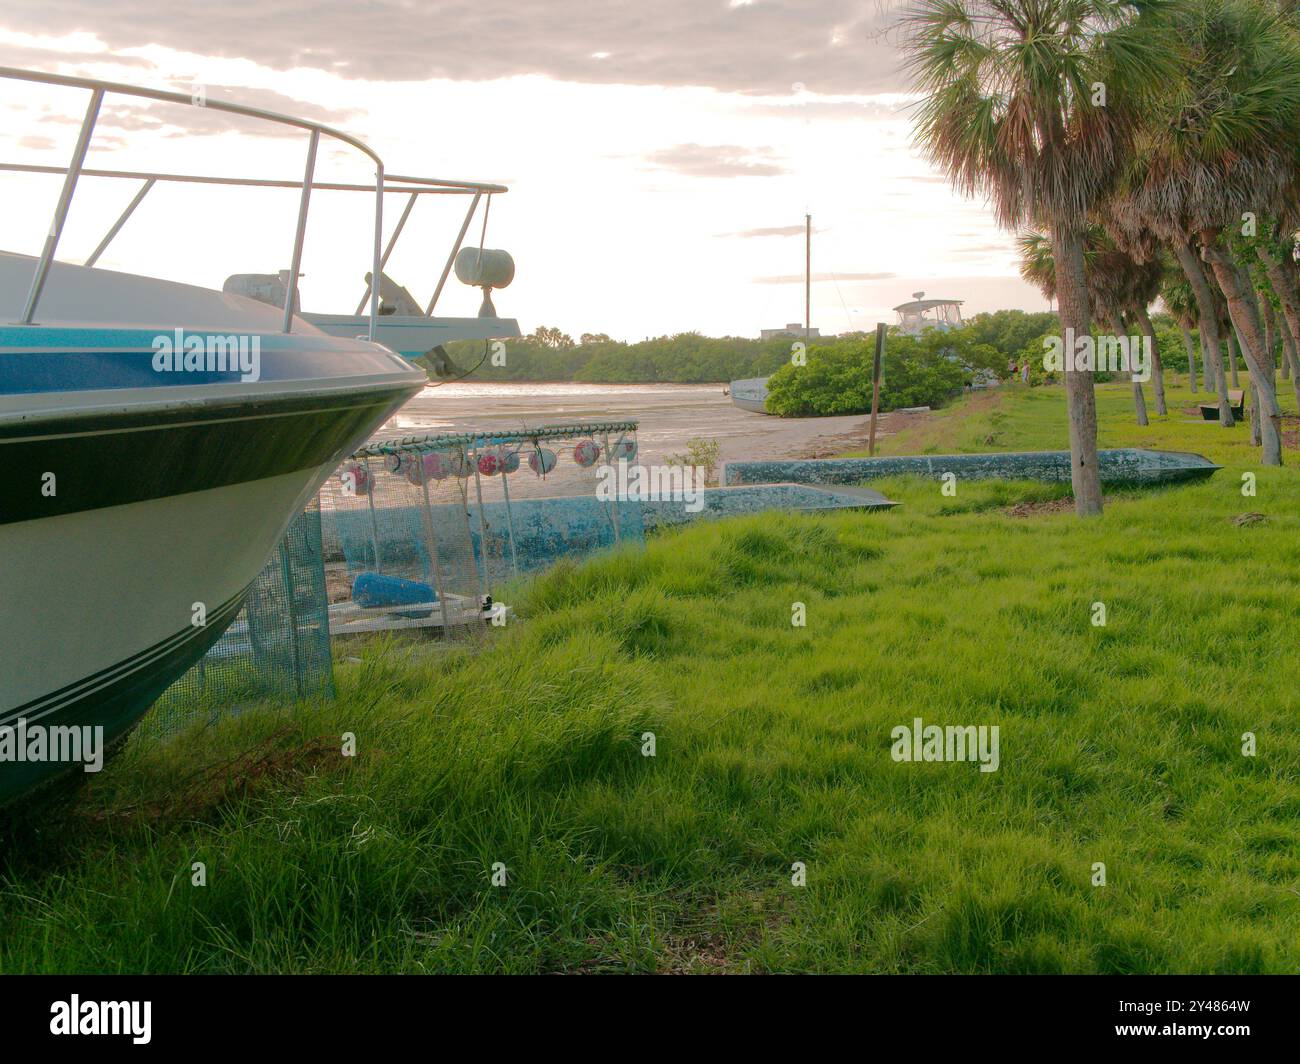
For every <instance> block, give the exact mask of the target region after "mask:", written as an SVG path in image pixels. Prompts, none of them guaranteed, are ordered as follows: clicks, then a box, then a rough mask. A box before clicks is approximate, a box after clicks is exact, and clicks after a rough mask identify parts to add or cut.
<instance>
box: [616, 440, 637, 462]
mask: <svg viewBox="0 0 1300 1064" xmlns="http://www.w3.org/2000/svg"><path fill="white" fill-rule="evenodd" d="M635 457H636V440H635V438H633V439H629V438H628V437H627V436H620V437H619V440H618V443H616V444H614V461H616V462H630V461H632V459H633V458H635Z"/></svg>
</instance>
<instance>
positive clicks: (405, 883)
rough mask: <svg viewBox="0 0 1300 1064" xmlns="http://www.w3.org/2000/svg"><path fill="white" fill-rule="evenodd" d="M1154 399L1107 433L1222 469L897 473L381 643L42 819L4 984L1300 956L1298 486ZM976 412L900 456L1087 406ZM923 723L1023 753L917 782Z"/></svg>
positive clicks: (30, 836)
mask: <svg viewBox="0 0 1300 1064" xmlns="http://www.w3.org/2000/svg"><path fill="white" fill-rule="evenodd" d="M1112 392H1113V394H1112ZM1189 398H1190V396H1185V395H1182V394H1181V393H1180V395H1179V399H1180V401H1181V400H1182V399H1189ZM1125 400H1126V397H1125V396H1124V394H1123V393H1122V392H1120V391H1119V390H1118V389H1113V390H1112V389H1103V390H1102V398H1101V405H1102V423H1103V445H1106V444H1110V445H1115V444H1120V443H1136V442H1146V441H1151V442H1154V441H1156V440H1158V441H1160V442H1161V443H1162V444H1164V445H1165V446H1174V447H1179V448H1181V449H1189V450H1197V451H1200V452H1201V453H1204V454H1207V455H1209V456H1211V457H1214V458H1216V459H1217V460H1219V461H1221V462H1224V463H1225V464H1227V465H1229V467H1230V468H1227V469H1225V470H1223V471H1222V472H1220V473H1218V474H1216V475H1215V477H1214V478H1213V479H1211V480H1210V481H1208V482H1205V483H1202V484H1198V485H1193V486H1189V487H1181V488H1174V489H1167V490H1163V491H1157V492H1149V493H1146V494H1142V495H1136V494H1133V495H1125V496H1112V497H1111V498H1110V499H1109V506H1108V510H1107V514H1106V516H1105V517H1104V518H1103V519H1102V520H1101V521H1095V522H1088V523H1080V522H1078V521H1076V520H1075V519H1074V518H1073V517H1072V516H1070V515H1069V514H1061V513H1050V512H1044V513H1041V514H1036V515H1035V516H1031V517H1028V518H1013V517H1009V516H1007V514H1006V513H1005V512H1004V508H1005V507H1006V506H1008V505H1010V504H1012V503H1016V502H1022V501H1026V500H1050V499H1052V498H1054V497H1055V496H1057V494H1058V492H1057V490H1056V489H1053V488H1048V487H1044V486H1042V485H1037V486H1035V485H1024V484H1021V485H1005V484H998V485H991V484H990V485H962V486H960V487H959V490H958V495H957V497H956V498H955V499H952V498H943V497H941V496H940V495H939V492H938V488H937V485H935V484H933V483H928V482H915V481H914V482H908V481H893V482H889V483H888V484H886V485H885V490H886V491H887V492H888V493H889V494H891V495H893V496H894V497H895V498H898V499H899V500H901V501H902V502H903V503H904V504H905V505H904V506H902V507H899V508H898V509H897V510H895V511H893V512H890V513H883V514H873V515H868V516H863V515H846V514H837V515H832V516H826V517H790V516H784V515H766V516H763V517H757V518H748V519H742V520H737V521H732V522H726V523H719V524H710V525H702V526H699V527H696V528H693V529H689V530H687V531H686V532H684V533H681V534H677V535H673V536H670V537H665V538H662V539H660V540H658V541H656V542H653V543H652V544H651V545H650V547H649V549H648V550H646V551H645V552H644V553H629V554H622V555H615V556H610V557H606V558H602V559H598V560H595V561H592V562H590V563H588V564H586V565H583V566H581V567H577V568H570V567H565V568H562V569H559V570H557V571H554V572H553V573H551V574H549V575H548V576H547V577H545V578H543V579H542V580H540V581H539V582H538V583H537V584H536V585H535V586H534V587H532V588H531V589H530V590H529V593H528V595H527V597H526V599H524V600H520V601H521V603H522V608H523V612H524V613H525V614H526V615H527V617H528V623H526V624H519V625H516V626H514V627H513V628H512V629H510V630H507V631H506V632H504V633H501V635H500V639H499V645H497V646H496V647H495V648H493V649H492V651H491V652H490V653H482V654H471V653H457V654H454V655H451V656H448V655H446V654H443V653H440V652H438V651H436V650H431V649H429V648H422V649H421V648H416V649H414V650H413V649H411V648H410V647H409V646H408V647H405V648H403V647H399V646H387V645H384V644H375V645H373V646H370V647H368V648H367V649H366V650H365V651H364V652H363V653H362V657H363V659H364V661H363V663H362V664H359V665H355V664H354V665H342V666H340V667H339V668H338V670H337V672H338V678H339V683H340V699H339V701H338V702H337V703H336V704H333V705H322V706H313V707H309V708H305V709H300V710H299V711H297V712H296V713H295V714H294V715H293V716H292V717H290V718H286V717H284V716H283V715H277V714H273V713H269V712H268V713H264V714H252V715H247V716H245V717H244V718H242V719H240V720H238V721H234V722H230V723H228V724H227V725H225V726H224V727H223V728H222V729H219V730H218V731H217V732H215V733H213V734H209V735H207V736H203V737H201V738H198V739H196V740H194V741H193V742H187V743H176V744H172V745H171V746H169V747H164V748H161V749H159V748H155V749H152V750H150V749H148V748H147V747H146V746H145V745H144V744H137V747H136V748H135V749H132V750H130V751H128V753H127V754H126V755H125V757H126V760H125V761H123V762H120V763H118V764H115V765H114V766H113V767H112V768H111V769H110V770H109V771H107V772H105V773H104V774H103V776H102V777H100V778H98V779H97V780H95V782H94V784H93V785H92V786H91V787H90V788H89V790H88V791H87V792H86V793H85V794H84V795H82V796H81V797H80V798H78V799H77V800H76V801H75V803H74V804H72V805H71V806H70V807H69V808H68V809H67V810H66V811H65V812H64V814H63V820H62V822H61V823H60V824H59V826H58V827H57V828H50V827H46V828H45V829H44V831H43V832H38V831H36V829H34V828H24V827H22V826H19V827H18V828H16V829H11V833H10V834H11V837H10V839H8V840H7V842H8V844H7V845H6V848H5V852H6V854H7V857H6V858H5V860H6V861H7V866H6V870H5V872H4V875H5V879H4V882H3V884H2V886H3V890H4V893H3V895H0V970H4V971H21V970H55V971H60V970H94V971H100V970H103V971H117V970H121V971H136V970H143V969H148V970H204V971H214V970H233V971H244V970H281V971H284V970H315V971H319V970H353V969H361V970H437V971H449V970H457V971H460V970H512V971H538V970H556V969H564V970H587V971H592V970H628V969H633V970H660V971H662V970H674V969H713V968H723V969H727V970H808V969H815V970H867V971H922V972H926V971H961V972H974V971H1084V972H1087V971H1220V970H1222V971H1295V970H1296V969H1297V968H1300V790H1298V789H1297V785H1296V777H1297V769H1298V768H1300V731H1298V730H1297V728H1296V725H1295V712H1296V707H1295V692H1296V691H1297V689H1300V664H1298V663H1297V656H1296V653H1295V641H1296V630H1297V629H1296V625H1297V608H1296V586H1297V582H1298V581H1300V535H1297V533H1298V532H1300V475H1298V474H1297V472H1296V471H1295V469H1293V468H1287V469H1283V470H1257V472H1258V475H1259V494H1258V496H1257V497H1256V498H1254V499H1243V498H1242V497H1241V495H1240V491H1239V485H1240V472H1241V471H1242V469H1243V468H1247V467H1249V468H1254V467H1253V466H1252V465H1251V464H1250V463H1251V459H1252V453H1251V452H1250V451H1249V450H1247V449H1246V448H1244V447H1239V446H1238V445H1237V444H1235V443H1231V442H1229V441H1230V440H1234V439H1237V438H1244V433H1245V430H1244V429H1237V430H1233V432H1232V433H1229V432H1227V431H1225V430H1220V429H1216V428H1213V427H1210V426H1205V427H1202V426H1200V425H1186V424H1181V423H1179V420H1178V419H1179V418H1180V417H1181V416H1182V415H1181V414H1178V413H1175V414H1174V415H1172V416H1171V418H1170V419H1169V422H1168V423H1167V424H1165V425H1160V426H1153V427H1152V428H1151V429H1150V430H1148V431H1146V432H1142V433H1139V430H1137V429H1136V428H1129V427H1127V426H1126V425H1124V423H1123V422H1124V417H1125V416H1126V415H1125V414H1124V411H1125V409H1126V408H1125V406H1124V401H1125ZM979 402H985V403H988V402H996V406H997V409H996V410H992V411H985V412H982V413H981V412H979V409H978V406H979V403H978V402H977V403H976V404H975V408H974V413H972V408H971V406H970V405H969V404H967V405H964V406H962V407H959V408H956V409H954V410H953V411H951V412H949V413H947V414H945V416H943V417H942V418H938V419H936V420H935V421H934V422H932V423H931V425H929V426H927V427H925V428H923V429H921V430H920V432H919V433H918V434H917V438H913V439H911V440H909V439H907V438H903V437H898V438H894V439H892V440H890V441H889V446H890V449H891V450H892V449H896V448H898V447H900V446H902V447H910V448H911V449H913V450H924V449H930V450H931V451H932V452H938V451H943V450H957V449H963V448H979V449H1015V448H1032V447H1041V446H1050V445H1053V444H1054V442H1055V440H1056V439H1057V438H1059V437H1060V436H1061V435H1063V413H1062V409H1061V405H1060V403H1061V401H1060V397H1059V390H1058V391H1056V392H1053V391H1035V392H1029V393H1026V392H1014V391H1009V392H1007V393H1006V394H1004V395H1002V396H999V397H998V398H997V399H996V400H981V401H979ZM1175 408H1176V407H1175ZM995 416H996V419H995ZM1127 416H1129V417H1131V414H1129V415H1127ZM981 419H982V420H981ZM990 434H992V435H994V437H995V439H994V441H993V442H992V443H990V444H984V443H983V442H982V441H983V440H984V439H985V438H987V437H988V436H989V435H990ZM1288 460H1289V461H1291V462H1292V463H1293V465H1300V455H1296V454H1295V453H1294V452H1289V453H1288ZM1250 510H1254V511H1259V512H1262V513H1264V514H1265V515H1266V517H1267V519H1266V521H1264V522H1263V523H1259V524H1253V525H1247V526H1245V527H1239V526H1237V525H1235V524H1233V523H1232V522H1231V520H1230V519H1231V518H1232V517H1233V516H1234V515H1237V514H1240V513H1242V512H1244V511H1250ZM796 601H800V602H804V603H805V604H806V605H807V611H808V623H807V626H806V627H805V628H795V627H792V626H791V623H790V618H791V604H792V603H793V602H796ZM1096 601H1103V602H1105V603H1106V606H1107V609H1108V614H1109V623H1108V625H1107V626H1106V627H1105V628H1095V627H1093V626H1092V625H1091V624H1090V623H1089V618H1090V614H1091V606H1092V603H1094V602H1096ZM1253 665H1257V667H1252V666H1253ZM913 716H921V717H923V718H924V719H925V721H926V722H927V723H930V722H933V723H938V724H950V723H951V724H965V723H971V724H998V725H999V726H1000V727H1001V729H1002V731H1001V748H1002V750H1001V753H1002V766H1001V769H1000V770H999V771H998V772H995V773H980V772H978V771H977V770H976V767H975V766H973V765H970V764H919V765H913V764H897V763H895V762H893V761H892V760H891V759H890V757H889V731H890V729H891V728H892V727H893V726H895V725H897V724H900V723H908V722H910V721H911V719H912V717H913ZM646 731H653V732H654V733H655V735H656V739H657V756H656V757H654V758H646V757H643V756H641V752H640V744H641V736H642V734H643V733H644V732H646ZM1245 731H1252V732H1254V733H1255V734H1256V735H1257V736H1258V742H1259V755H1258V756H1257V757H1254V758H1246V757H1242V756H1241V754H1240V737H1241V735H1242V733H1243V732H1245ZM343 732H354V733H356V735H357V738H358V742H359V754H358V756H357V757H355V758H351V759H343V758H341V757H339V756H338V746H339V740H338V738H337V737H338V736H340V735H341V734H342V733H343ZM232 758H236V759H238V760H236V762H235V765H234V767H233V771H232V769H231V767H230V766H229V764H228V763H229V762H230V760H231V759H232ZM232 775H234V776H237V777H240V778H242V779H243V780H244V781H245V782H244V783H243V784H242V785H241V786H240V787H239V789H237V790H236V789H232V788H231V787H230V786H229V784H228V783H227V780H228V778H229V777H230V776H232ZM47 823H48V821H47ZM13 831H17V836H16V837H12V832H13ZM195 860H201V861H204V862H206V864H207V869H208V884H209V885H208V886H207V887H204V888H196V887H192V886H191V885H190V874H191V873H190V867H191V862H192V861H195ZM496 861H501V862H504V863H505V865H506V866H507V868H508V876H509V879H508V885H507V886H505V887H504V888H497V887H493V886H491V885H490V884H489V879H488V877H489V874H490V872H489V869H490V867H491V865H492V863H493V862H496ZM795 861H803V862H805V863H806V865H807V886H804V887H795V886H792V885H791V882H790V868H791V864H792V863H793V862H795ZM1097 861H1102V862H1105V864H1106V866H1107V874H1108V885H1107V886H1105V887H1100V888H1098V887H1093V886H1091V885H1090V877H1091V874H1092V865H1093V862H1097Z"/></svg>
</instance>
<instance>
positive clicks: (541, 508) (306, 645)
mask: <svg viewBox="0 0 1300 1064" xmlns="http://www.w3.org/2000/svg"><path fill="white" fill-rule="evenodd" d="M636 428H637V425H636V422H634V421H628V422H595V423H591V424H581V425H547V426H540V427H538V428H531V429H520V430H517V431H510V432H493V433H489V434H478V435H466V434H461V435H451V434H445V435H432V436H412V437H403V438H401V439H396V440H387V441H382V442H379V443H374V444H371V445H369V446H367V447H365V448H363V449H362V450H360V451H358V452H357V453H356V454H355V455H353V457H352V458H350V459H349V460H348V461H347V462H345V463H344V464H343V465H342V466H341V467H340V468H339V469H338V470H337V471H336V472H335V474H334V475H333V476H331V477H330V479H329V480H328V481H327V482H326V484H325V486H324V487H323V488H322V489H321V493H320V495H319V496H318V497H317V498H316V499H314V500H313V501H312V503H311V505H310V506H309V507H308V508H307V509H306V510H305V511H304V512H303V513H302V514H300V515H299V516H298V517H297V518H295V520H294V522H293V524H292V525H290V527H289V531H288V532H287V534H286V535H285V537H284V539H283V540H282V542H281V543H280V545H279V546H278V547H277V548H276V550H275V552H274V553H273V554H272V555H271V557H270V559H268V561H267V563H266V566H265V567H264V568H263V570H262V572H261V574H260V575H259V576H258V578H257V580H256V581H255V582H254V583H253V586H252V588H251V589H250V591H249V595H248V599H247V601H246V603H245V605H244V608H243V609H242V610H241V611H240V614H239V616H238V617H237V618H236V620H235V622H234V623H233V624H232V625H231V626H230V628H229V629H228V630H227V631H226V633H225V634H224V635H223V636H222V637H221V639H220V640H219V641H218V642H217V644H216V645H215V646H214V647H213V648H212V650H210V651H209V652H208V654H207V655H206V656H205V657H204V658H203V660H202V661H200V662H199V663H198V664H197V665H195V666H194V668H192V669H191V670H190V671H189V672H188V673H186V674H185V676H183V677H182V678H181V679H180V680H179V681H177V682H176V683H175V684H174V685H172V687H171V688H169V689H168V690H167V692H166V693H165V694H164V695H163V696H162V698H161V699H159V701H158V703H157V704H156V705H155V706H154V708H153V709H152V710H151V711H150V713H149V714H148V716H147V717H146V718H145V720H144V721H143V723H142V730H143V731H144V732H146V733H147V734H153V735H156V736H166V735H171V734H174V733H176V732H178V731H181V730H183V729H185V728H188V727H191V726H193V725H195V724H201V723H214V722H216V721H217V720H219V719H220V718H221V717H223V716H229V715H231V714H234V713H238V712H239V711H240V710H242V709H243V708H245V707H247V706H249V705H251V704H253V703H264V702H267V701H283V702H285V703H289V702H292V701H296V700H300V699H305V698H313V697H332V696H333V678H332V659H331V656H330V637H331V636H335V637H346V636H352V635H365V634H367V633H375V632H389V631H401V630H404V629H425V630H428V631H429V634H433V635H436V636H441V637H444V638H447V639H454V640H464V639H468V638H472V637H475V636H477V635H481V634H482V633H483V632H485V631H486V630H487V628H488V626H490V625H491V624H492V623H493V621H494V620H495V621H496V623H504V619H505V617H504V616H503V614H502V610H503V606H504V604H502V603H501V602H500V594H501V592H502V591H503V590H504V589H508V586H509V583H510V581H512V580H514V579H515V578H517V577H519V576H522V575H526V574H528V573H532V572H536V571H538V570H540V569H543V568H545V567H546V566H548V565H551V564H553V563H554V562H556V561H558V560H559V559H561V558H565V557H582V556H584V555H587V554H590V553H592V552H594V551H598V550H602V549H605V548H609V547H614V546H618V545H620V544H626V543H644V542H645V524H644V517H643V513H642V507H641V505H640V504H639V503H637V502H633V501H628V500H627V499H622V500H620V499H619V498H618V495H617V478H616V477H615V476H611V471H616V470H617V468H618V464H619V463H620V462H621V463H625V464H626V463H632V462H634V461H635V460H636V455H637V440H636ZM602 485H603V486H604V488H605V489H608V488H610V487H611V485H612V486H613V488H614V490H613V491H610V490H602ZM507 593H508V592H507ZM494 611H495V612H494Z"/></svg>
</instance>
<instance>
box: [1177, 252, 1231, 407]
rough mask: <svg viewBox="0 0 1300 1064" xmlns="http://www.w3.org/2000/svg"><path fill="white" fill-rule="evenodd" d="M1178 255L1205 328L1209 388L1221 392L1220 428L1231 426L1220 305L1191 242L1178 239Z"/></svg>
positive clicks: (1203, 340)
mask: <svg viewBox="0 0 1300 1064" xmlns="http://www.w3.org/2000/svg"><path fill="white" fill-rule="evenodd" d="M1174 257H1175V258H1177V259H1178V265H1179V266H1181V267H1182V270H1183V275H1184V276H1185V277H1186V278H1187V283H1188V284H1189V285H1191V286H1192V295H1193V296H1195V298H1196V310H1197V315H1198V316H1199V317H1200V329H1201V359H1202V361H1203V362H1204V363H1205V388H1206V391H1211V392H1217V393H1218V397H1219V425H1220V427H1222V428H1225V429H1226V428H1231V427H1232V407H1230V406H1229V405H1228V382H1227V381H1226V380H1225V379H1224V376H1223V358H1222V356H1221V355H1220V354H1219V305H1218V302H1217V301H1216V300H1215V298H1214V290H1213V289H1212V288H1211V287H1210V282H1209V280H1208V279H1207V278H1206V276H1205V271H1204V270H1203V269H1202V268H1201V260H1200V259H1199V258H1197V257H1196V252H1195V251H1193V250H1192V246H1191V244H1189V243H1186V242H1184V241H1181V240H1176V241H1174Z"/></svg>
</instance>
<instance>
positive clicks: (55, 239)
mask: <svg viewBox="0 0 1300 1064" xmlns="http://www.w3.org/2000/svg"><path fill="white" fill-rule="evenodd" d="M103 102H104V90H103V89H94V90H93V91H92V92H91V94H90V104H89V105H88V106H87V107H86V117H85V118H84V119H82V121H81V132H80V133H78V134H77V146H76V147H75V148H74V149H73V152H72V162H71V164H70V165H69V166H68V174H67V176H66V177H65V178H64V179H63V191H62V192H60V193H59V203H58V206H56V207H55V208H54V220H53V221H52V222H51V223H50V231H49V232H48V233H46V234H45V248H44V250H43V251H42V252H41V261H40V262H39V263H37V265H36V273H35V274H34V275H33V276H32V287H31V289H30V291H28V293H27V304H26V306H25V307H24V308H23V316H22V318H21V320H20V321H19V324H20V325H30V324H31V323H32V319H34V318H35V317H36V304H37V303H39V302H40V299H41V290H42V289H43V288H44V287H45V279H46V277H48V276H49V273H50V266H51V264H52V263H53V262H54V252H55V249H56V248H58V246H59V237H61V236H62V235H63V223H64V222H66V221H67V219H68V208H69V207H71V206H72V194H73V192H75V191H76V188H77V178H78V177H79V176H80V175H81V167H82V165H83V164H84V163H85V161H86V151H87V149H88V148H89V147H90V137H91V134H92V133H93V132H94V131H95V120H96V119H97V118H98V117H99V106H100V104H101V103H103Z"/></svg>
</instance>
